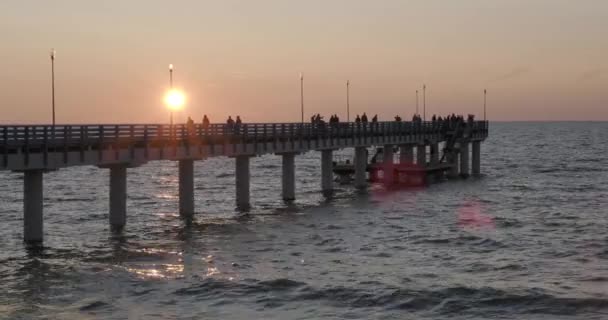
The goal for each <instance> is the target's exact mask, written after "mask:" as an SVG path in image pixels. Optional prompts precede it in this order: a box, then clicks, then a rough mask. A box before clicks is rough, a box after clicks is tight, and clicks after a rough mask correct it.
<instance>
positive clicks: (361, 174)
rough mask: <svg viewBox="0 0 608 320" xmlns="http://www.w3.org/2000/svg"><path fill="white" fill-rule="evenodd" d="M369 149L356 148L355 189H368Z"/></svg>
mask: <svg viewBox="0 0 608 320" xmlns="http://www.w3.org/2000/svg"><path fill="white" fill-rule="evenodd" d="M366 174H367V148H366V147H356V148H355V187H357V188H359V189H365V188H366V187H367V176H366Z"/></svg>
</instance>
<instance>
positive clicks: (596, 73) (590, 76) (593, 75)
mask: <svg viewBox="0 0 608 320" xmlns="http://www.w3.org/2000/svg"><path fill="white" fill-rule="evenodd" d="M607 71H608V69H605V68H596V69H591V70H588V71H586V72H584V73H583V74H581V76H580V77H579V78H578V80H579V81H581V82H586V81H593V80H595V79H598V78H601V77H602V76H603V75H604V74H606V72H607Z"/></svg>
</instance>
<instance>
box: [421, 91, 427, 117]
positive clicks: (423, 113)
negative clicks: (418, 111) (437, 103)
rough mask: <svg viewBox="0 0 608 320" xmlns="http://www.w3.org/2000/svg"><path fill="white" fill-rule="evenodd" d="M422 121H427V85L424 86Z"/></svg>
mask: <svg viewBox="0 0 608 320" xmlns="http://www.w3.org/2000/svg"><path fill="white" fill-rule="evenodd" d="M422 119H423V120H424V121H426V84H423V85H422Z"/></svg>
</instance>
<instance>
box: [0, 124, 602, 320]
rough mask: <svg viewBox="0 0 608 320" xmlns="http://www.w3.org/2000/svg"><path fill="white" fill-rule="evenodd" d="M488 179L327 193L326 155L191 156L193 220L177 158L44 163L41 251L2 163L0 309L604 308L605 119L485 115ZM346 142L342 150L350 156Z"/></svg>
mask: <svg viewBox="0 0 608 320" xmlns="http://www.w3.org/2000/svg"><path fill="white" fill-rule="evenodd" d="M481 150H482V152H481V153H482V154H481V160H482V165H481V170H482V176H481V177H471V178H469V179H463V180H453V181H446V182H442V183H437V184H432V185H430V186H428V187H424V188H396V189H391V190H386V189H385V188H384V187H383V186H382V185H372V186H370V187H369V189H368V190H367V191H364V192H359V191H357V190H355V189H354V188H353V187H352V186H351V185H336V192H335V194H334V195H333V197H331V198H325V197H323V195H322V194H321V192H320V186H321V181H320V180H321V177H320V154H319V153H318V152H310V153H306V154H301V155H299V156H297V157H296V168H297V169H296V178H297V183H296V197H297V199H296V200H295V201H294V202H291V203H285V202H283V201H282V200H281V195H280V194H281V159H280V157H279V156H275V155H265V156H261V157H256V158H253V159H252V160H251V200H252V209H251V211H250V212H248V213H244V212H239V211H236V210H235V181H234V180H235V177H234V167H235V164H234V159H230V158H211V159H207V160H204V161H198V162H196V164H195V174H196V176H195V178H194V179H195V180H194V183H195V197H196V198H195V207H196V214H195V216H194V219H193V220H191V221H187V220H184V219H182V218H180V216H179V214H178V207H177V205H178V198H177V197H178V194H177V192H178V176H177V165H176V163H175V162H170V161H166V162H150V163H148V164H145V165H143V166H141V167H137V168H130V169H128V187H127V188H128V199H127V206H128V207H127V211H128V213H127V225H126V227H125V229H124V230H123V231H122V232H114V231H112V230H110V228H109V225H108V207H109V200H108V196H109V190H108V184H109V172H108V170H107V169H100V168H97V167H71V168H67V169H60V170H57V171H54V172H49V173H46V174H45V175H44V179H45V180H44V188H45V189H44V223H45V225H44V228H45V242H44V246H43V247H38V248H31V247H27V246H26V245H25V244H23V242H22V237H23V233H22V232H23V231H22V230H23V225H22V212H23V194H22V189H23V184H22V179H23V177H22V174H20V173H10V172H0V319H28V320H29V319H248V320H251V319H608V209H607V207H608V183H607V182H608V123H607V122H514V123H507V122H505V123H499V122H496V123H495V122H492V123H490V135H489V138H488V139H487V140H486V141H485V142H484V143H483V144H482V147H481ZM352 153H353V151H352V150H348V149H347V150H342V151H340V152H339V155H337V158H340V157H342V158H348V157H349V156H350V155H352Z"/></svg>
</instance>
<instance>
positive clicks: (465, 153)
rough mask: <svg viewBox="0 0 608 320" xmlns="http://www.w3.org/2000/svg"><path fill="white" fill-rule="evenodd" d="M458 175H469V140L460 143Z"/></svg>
mask: <svg viewBox="0 0 608 320" xmlns="http://www.w3.org/2000/svg"><path fill="white" fill-rule="evenodd" d="M460 175H461V176H463V177H468V176H469V142H468V141H467V142H464V143H461V144H460Z"/></svg>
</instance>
